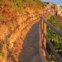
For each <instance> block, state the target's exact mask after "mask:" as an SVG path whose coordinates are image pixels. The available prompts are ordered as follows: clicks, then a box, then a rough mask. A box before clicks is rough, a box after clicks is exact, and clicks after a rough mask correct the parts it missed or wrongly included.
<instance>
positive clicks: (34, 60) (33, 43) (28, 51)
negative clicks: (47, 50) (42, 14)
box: [19, 23, 40, 62]
mask: <svg viewBox="0 0 62 62" xmlns="http://www.w3.org/2000/svg"><path fill="white" fill-rule="evenodd" d="M38 30H39V23H36V24H35V25H34V26H33V27H32V28H31V29H30V31H29V32H28V34H27V36H26V38H25V40H24V44H23V48H22V52H21V53H20V57H19V62H40V56H39V50H38V48H39V31H38Z"/></svg>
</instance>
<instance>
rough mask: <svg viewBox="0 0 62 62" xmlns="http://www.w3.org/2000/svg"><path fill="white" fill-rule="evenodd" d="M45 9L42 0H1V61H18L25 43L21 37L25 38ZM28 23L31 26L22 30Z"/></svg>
mask: <svg viewBox="0 0 62 62" xmlns="http://www.w3.org/2000/svg"><path fill="white" fill-rule="evenodd" d="M44 10H45V9H44V4H43V3H42V2H40V0H0V62H12V59H14V60H15V61H14V62H18V58H19V54H20V53H21V51H22V49H23V44H24V41H22V40H21V38H23V39H25V37H26V34H27V32H28V31H29V29H30V28H31V27H32V25H33V24H34V23H36V22H38V20H39V19H40V16H41V14H42V13H43V12H44ZM28 20H29V21H28ZM32 20H34V21H32ZM24 21H26V22H24ZM22 22H24V23H22ZM30 22H31V24H30ZM32 22H33V23H32ZM27 24H30V25H29V27H28V28H27V29H25V30H24V31H23V32H21V31H22V28H23V27H25V26H26V25H27ZM27 30H28V31H27Z"/></svg>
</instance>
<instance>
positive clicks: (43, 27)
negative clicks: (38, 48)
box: [41, 19, 46, 57]
mask: <svg viewBox="0 0 62 62" xmlns="http://www.w3.org/2000/svg"><path fill="white" fill-rule="evenodd" d="M41 27H42V28H41V29H42V30H43V32H44V33H45V35H46V24H45V23H44V22H43V19H42V21H41ZM41 35H42V47H44V48H45V49H46V39H45V37H44V36H43V33H42V34H41ZM42 52H43V56H44V57H46V52H45V50H44V49H43V48H42Z"/></svg>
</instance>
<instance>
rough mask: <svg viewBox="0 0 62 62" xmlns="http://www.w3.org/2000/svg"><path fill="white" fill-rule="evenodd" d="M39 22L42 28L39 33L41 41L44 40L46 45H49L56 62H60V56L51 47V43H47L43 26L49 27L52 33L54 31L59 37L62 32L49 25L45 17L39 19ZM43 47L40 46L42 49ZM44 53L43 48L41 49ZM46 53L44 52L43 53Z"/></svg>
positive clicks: (61, 61)
mask: <svg viewBox="0 0 62 62" xmlns="http://www.w3.org/2000/svg"><path fill="white" fill-rule="evenodd" d="M40 22H41V23H42V27H41V28H40V29H41V32H42V34H41V35H42V39H46V42H47V44H48V45H49V48H50V50H51V51H52V53H53V54H54V55H55V57H56V59H57V61H58V62H62V59H61V57H60V55H59V54H58V53H57V52H56V51H55V47H54V46H53V45H52V43H51V42H49V40H48V38H47V36H46V34H45V32H44V24H46V26H48V27H50V28H51V29H52V30H53V31H55V32H56V33H57V34H58V35H59V36H61V37H62V31H60V30H59V29H57V28H56V27H55V26H53V25H52V24H51V23H49V22H48V21H47V20H46V18H45V17H41V19H40ZM42 42H44V40H42ZM43 47H44V45H42V48H43ZM43 49H44V51H45V47H44V48H43ZM45 53H46V52H45Z"/></svg>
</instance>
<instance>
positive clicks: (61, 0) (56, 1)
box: [42, 0, 62, 5]
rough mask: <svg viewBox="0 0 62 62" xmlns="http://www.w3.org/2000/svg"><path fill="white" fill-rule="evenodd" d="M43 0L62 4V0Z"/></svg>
mask: <svg viewBox="0 0 62 62" xmlns="http://www.w3.org/2000/svg"><path fill="white" fill-rule="evenodd" d="M42 1H46V2H54V3H55V4H60V5H62V0H42Z"/></svg>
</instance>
